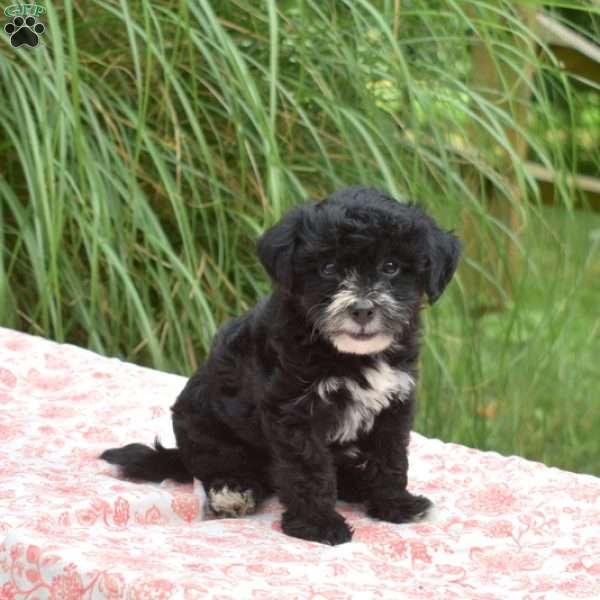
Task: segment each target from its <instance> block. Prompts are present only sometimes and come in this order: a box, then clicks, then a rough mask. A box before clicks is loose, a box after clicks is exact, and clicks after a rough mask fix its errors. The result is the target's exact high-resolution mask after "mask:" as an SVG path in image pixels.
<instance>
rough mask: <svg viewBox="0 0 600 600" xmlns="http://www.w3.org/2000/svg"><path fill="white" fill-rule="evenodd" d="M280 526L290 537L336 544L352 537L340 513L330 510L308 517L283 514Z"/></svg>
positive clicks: (351, 531) (350, 528) (347, 540)
mask: <svg viewBox="0 0 600 600" xmlns="http://www.w3.org/2000/svg"><path fill="white" fill-rule="evenodd" d="M281 528H282V529H283V532H284V533H287V535H291V536H292V537H297V538H301V539H303V540H310V541H311V542H319V543H321V544H329V545H330V546H336V545H337V544H344V543H345V542H349V541H350V540H351V539H352V533H353V529H352V527H350V526H349V525H348V523H346V520H345V519H344V517H342V515H340V514H338V513H337V512H335V511H332V512H330V513H328V514H326V515H319V516H318V517H314V516H311V517H310V518H308V517H305V516H299V515H291V514H290V513H289V512H285V513H284V514H283V518H282V520H281Z"/></svg>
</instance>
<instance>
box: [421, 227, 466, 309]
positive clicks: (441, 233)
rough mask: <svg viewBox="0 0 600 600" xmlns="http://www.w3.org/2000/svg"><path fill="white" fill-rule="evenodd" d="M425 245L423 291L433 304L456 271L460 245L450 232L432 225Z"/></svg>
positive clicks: (460, 250) (460, 249)
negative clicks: (425, 257)
mask: <svg viewBox="0 0 600 600" xmlns="http://www.w3.org/2000/svg"><path fill="white" fill-rule="evenodd" d="M428 238H429V239H428V243H427V259H426V269H425V273H424V281H423V285H424V289H425V292H426V293H427V296H428V297H429V303H430V304H433V303H434V302H435V301H436V300H437V299H438V298H439V297H440V296H441V295H442V292H443V291H444V289H445V288H446V286H447V285H448V283H450V280H451V279H452V275H454V272H455V271H456V267H457V266H458V260H459V258H460V255H461V252H462V244H461V243H460V241H459V240H458V238H457V237H456V236H455V235H454V234H453V233H452V232H451V231H445V230H443V229H440V228H439V227H437V226H436V225H433V226H432V227H431V228H430V230H429V236H428Z"/></svg>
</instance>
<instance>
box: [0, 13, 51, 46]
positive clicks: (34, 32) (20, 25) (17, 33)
mask: <svg viewBox="0 0 600 600" xmlns="http://www.w3.org/2000/svg"><path fill="white" fill-rule="evenodd" d="M4 31H5V32H6V34H7V35H10V43H11V45H12V46H13V47H14V48H18V47H19V46H22V45H23V44H27V45H28V46H31V47H32V48H35V47H36V46H37V45H38V44H39V43H40V37H39V36H40V35H43V34H44V32H45V31H46V28H45V27H44V24H43V23H40V22H38V20H37V19H36V18H35V17H31V16H30V17H26V18H25V19H24V18H23V17H15V18H14V19H13V20H12V23H7V24H6V25H5V26H4Z"/></svg>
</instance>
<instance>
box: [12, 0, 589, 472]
mask: <svg viewBox="0 0 600 600" xmlns="http://www.w3.org/2000/svg"><path fill="white" fill-rule="evenodd" d="M534 4H535V3H532V2H530V3H527V4H525V3H524V4H523V5H518V6H517V5H515V3H513V2H507V1H503V0H499V1H498V2H483V1H482V2H478V1H470V2H461V1H452V0H413V1H408V0H402V1H399V0H381V1H376V2H373V1H370V0H347V1H343V0H340V1H335V2H334V1H325V2H322V1H319V2H317V1H313V0H286V1H279V2H275V0H264V1H261V2H258V1H250V0H232V1H231V2H210V1H208V0H194V1H193V2H188V1H184V0H171V1H168V0H164V1H154V2H150V1H149V0H136V1H125V0H88V1H86V2H85V3H83V2H73V1H71V0H65V1H64V2H50V1H48V2H46V3H45V4H44V6H45V8H46V9H47V15H46V16H45V17H44V21H45V22H46V24H47V31H46V34H45V35H44V37H43V39H42V45H41V47H40V48H36V49H28V48H19V49H14V48H12V47H11V46H10V45H9V44H8V40H7V39H4V41H3V42H2V45H1V46H0V98H1V102H0V157H1V161H0V224H1V229H0V244H1V248H2V254H1V255H0V322H1V323H2V324H3V325H4V326H8V327H14V328H17V329H21V330H26V331H29V332H31V333H34V334H38V335H43V336H46V337H50V338H52V339H56V340H59V341H67V342H72V343H76V344H79V345H82V346H85V347H88V348H90V349H92V350H95V351H97V352H100V353H102V354H106V355H111V356H115V355H116V356H120V357H122V358H123V359H126V360H130V361H135V362H137V363H142V364H147V365H150V366H153V367H156V368H158V369H164V370H168V371H173V372H178V373H183V374H189V373H190V372H191V370H192V369H194V368H195V367H196V366H197V365H198V363H199V362H200V361H201V360H202V359H203V357H204V356H205V355H206V352H207V350H208V348H209V345H210V341H211V338H212V336H213V334H214V332H215V330H216V328H217V327H218V326H219V324H220V323H222V322H223V321H224V320H226V319H228V318H230V317H232V316H233V315H237V314H239V313H240V312H242V311H244V310H246V309H247V308H248V307H250V306H251V305H252V304H253V303H254V302H255V301H256V299H257V298H258V297H259V296H260V295H261V294H263V293H265V292H266V291H267V289H268V282H267V279H266V276H265V273H264V272H263V271H262V269H261V268H260V266H259V265H258V264H257V261H256V257H255V253H254V244H255V240H256V238H257V237H258V236H259V234H260V233H261V232H262V231H263V230H264V229H265V228H266V227H268V226H270V225H271V224H272V223H273V222H275V221H276V220H277V219H278V218H279V217H280V215H281V214H282V213H283V212H284V211H285V210H286V209H288V208H289V207H290V206H292V205H294V204H295V203H298V202H300V201H302V200H304V199H306V198H319V197H323V196H324V195H326V194H327V193H329V192H331V191H333V190H336V189H339V188H341V187H344V186H347V185H352V184H359V183H360V184H369V185H375V186H378V187H381V188H383V189H386V190H388V191H389V192H390V193H391V194H393V195H395V196H397V197H400V198H405V199H413V200H415V201H418V202H420V203H421V204H422V205H423V206H424V207H426V209H427V210H429V211H430V212H431V213H432V214H434V215H435V216H436V218H437V219H438V220H439V221H440V222H441V223H442V224H443V225H444V226H446V227H448V228H453V229H455V230H456V231H457V232H458V234H459V235H461V236H463V237H465V238H467V241H468V243H467V248H468V251H467V254H466V256H465V258H464V260H463V264H462V266H461V269H460V271H459V274H458V276H457V277H456V279H455V281H454V282H453V284H452V285H451V286H450V288H449V290H448V292H447V293H446V294H445V296H444V297H443V298H442V299H441V300H440V302H439V303H438V304H437V305H436V306H435V307H433V308H432V309H430V310H427V311H426V317H425V321H426V332H427V333H426V336H425V338H424V354H423V357H422V365H421V366H422V383H421V390H420V396H421V411H420V414H419V418H418V421H417V425H416V428H417V429H418V430H420V431H421V432H423V433H425V434H427V435H433V436H440V437H442V438H444V439H446V440H455V441H460V442H463V443H467V444H471V445H476V446H479V447H481V448H491V449H495V450H498V451H501V452H507V453H513V452H517V453H520V454H523V455H526V456H529V457H533V458H536V459H539V460H545V461H548V462H550V463H552V464H556V465H559V466H563V467H568V468H573V469H579V470H587V471H591V472H596V473H600V464H599V463H598V459H597V456H598V450H599V447H598V446H599V444H598V442H597V439H598V435H597V432H598V431H600V409H599V408H598V400H599V398H598V389H599V385H600V382H599V376H598V370H597V356H598V353H599V351H600V346H599V344H598V341H597V340H598V330H599V327H600V325H599V323H600V321H599V319H598V313H597V300H596V299H595V298H596V296H593V294H592V290H593V286H594V285H597V275H598V273H599V272H600V271H599V270H598V264H599V263H598V239H600V236H599V235H598V231H599V230H600V223H598V220H595V221H594V219H593V218H592V216H591V215H590V216H589V218H588V217H586V218H583V219H582V218H581V217H580V215H579V213H576V212H575V211H574V209H573V206H574V200H575V197H574V191H573V190H572V188H570V187H569V184H568V179H567V178H565V177H562V176H561V177H559V178H558V183H557V188H556V201H557V205H556V207H555V208H553V209H546V208H543V206H542V203H541V198H540V194H539V189H538V187H537V184H536V182H535V180H534V179H533V178H532V177H531V176H530V175H529V173H528V172H527V170H526V169H525V168H524V165H523V158H524V157H525V154H524V152H523V148H528V150H527V152H528V153H529V155H530V156H535V159H536V160H537V161H538V162H540V163H541V164H543V165H544V166H545V167H547V168H549V169H552V170H555V171H557V172H559V173H564V172H565V169H566V168H567V166H570V167H571V168H572V165H574V164H577V156H574V155H573V152H575V151H574V150H570V151H569V152H566V151H565V148H564V144H561V143H560V142H559V141H553V140H552V138H548V137H547V136H544V135H543V134H542V133H543V132H545V131H550V130H552V128H553V127H556V123H555V118H556V117H555V114H556V112H555V111H554V108H553V107H554V106H555V105H556V103H557V102H559V103H560V105H561V111H562V112H561V115H562V118H563V119H564V115H565V114H566V115H567V116H568V115H571V117H572V118H573V119H574V118H575V117H574V116H573V115H572V112H573V111H572V107H573V106H574V99H576V98H577V97H578V93H579V91H578V88H577V85H580V84H579V83H578V84H577V85H575V84H574V82H573V81H572V80H571V79H570V78H569V77H568V76H567V75H565V73H564V72H563V71H562V70H561V69H560V66H559V65H558V63H557V61H556V60H555V59H554V58H553V55H552V54H551V52H550V51H549V49H548V47H547V45H546V43H545V42H544V40H543V39H542V37H541V36H540V33H539V30H538V28H537V26H536V23H535V19H532V18H531V17H532V12H531V11H532V10H533V8H532V7H534ZM549 4H550V3H547V4H546V6H549ZM556 4H561V5H566V4H569V3H567V2H561V3H559V2H556ZM571 4H575V3H571ZM581 6H582V5H581V4H580V8H581ZM584 8H585V10H587V11H589V12H593V11H596V12H597V9H595V8H593V6H592V5H591V4H590V5H587V6H585V7H584ZM549 10H550V11H552V9H551V8H550V9H549ZM477 53H479V54H477ZM477 56H479V57H480V58H481V57H483V58H484V59H485V57H487V60H488V63H489V64H491V65H492V69H493V71H494V72H495V73H496V74H497V76H496V78H495V80H494V81H493V84H492V83H490V81H491V80H486V78H485V76H482V75H485V73H483V74H482V73H481V72H480V65H479V63H478V62H477V60H479V59H477ZM532 119H535V127H534V128H532V127H530V124H531V122H532ZM540 132H542V133H540ZM519 148H520V150H519ZM492 204H493V205H494V206H495V208H494V207H493V206H492ZM498 207H501V209H500V212H498V210H497V209H498ZM504 213H505V214H509V215H510V218H509V219H508V220H507V219H506V218H504V217H503V216H502V214H504ZM490 256H492V257H494V260H493V261H490V260H489V258H490ZM594 273H595V276H596V279H594ZM596 290H597V287H596ZM482 306H483V307H486V306H487V307H488V308H489V306H493V307H496V308H497V309H500V310H496V311H489V310H487V309H486V310H480V309H479V307H482Z"/></svg>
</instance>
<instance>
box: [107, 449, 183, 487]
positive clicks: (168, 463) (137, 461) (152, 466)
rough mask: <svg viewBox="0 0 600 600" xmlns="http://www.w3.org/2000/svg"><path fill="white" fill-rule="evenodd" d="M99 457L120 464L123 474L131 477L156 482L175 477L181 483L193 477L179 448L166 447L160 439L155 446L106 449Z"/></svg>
mask: <svg viewBox="0 0 600 600" xmlns="http://www.w3.org/2000/svg"><path fill="white" fill-rule="evenodd" d="M99 458H101V459H103V460H105V461H106V462H109V463H111V464H113V465H119V471H120V474H121V476H122V477H127V478H129V479H139V480H141V481H156V482H158V481H163V479H174V480H175V481H178V482H179V483H189V482H190V481H192V479H193V478H192V475H191V474H190V473H189V471H188V470H187V469H186V468H185V466H184V464H183V461H182V460H181V456H180V454H179V450H178V449H177V448H164V447H163V446H161V444H160V442H159V441H158V439H156V440H154V448H151V447H150V446H144V445H143V444H128V445H127V446H123V447H122V448H111V449H110V450H105V451H104V452H103V453H102V454H101V455H100V457H99Z"/></svg>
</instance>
